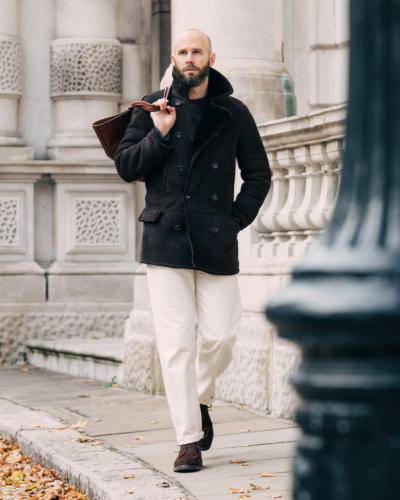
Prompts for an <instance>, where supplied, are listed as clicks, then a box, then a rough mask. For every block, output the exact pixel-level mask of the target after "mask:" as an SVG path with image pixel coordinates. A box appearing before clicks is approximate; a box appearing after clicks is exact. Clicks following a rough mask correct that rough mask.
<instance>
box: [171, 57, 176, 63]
mask: <svg viewBox="0 0 400 500" xmlns="http://www.w3.org/2000/svg"><path fill="white" fill-rule="evenodd" d="M171 61H172V63H173V64H175V63H176V61H175V57H174V56H171Z"/></svg>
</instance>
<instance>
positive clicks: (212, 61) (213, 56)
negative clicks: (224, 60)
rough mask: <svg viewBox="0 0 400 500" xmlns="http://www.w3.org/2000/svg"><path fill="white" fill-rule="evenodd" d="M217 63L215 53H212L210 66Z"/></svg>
mask: <svg viewBox="0 0 400 500" xmlns="http://www.w3.org/2000/svg"><path fill="white" fill-rule="evenodd" d="M214 63H215V53H212V54H210V66H214Z"/></svg>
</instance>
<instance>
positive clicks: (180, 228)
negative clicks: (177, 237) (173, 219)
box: [174, 224, 182, 231]
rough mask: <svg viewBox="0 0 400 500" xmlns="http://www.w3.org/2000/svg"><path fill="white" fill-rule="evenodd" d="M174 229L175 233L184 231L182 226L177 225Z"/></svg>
mask: <svg viewBox="0 0 400 500" xmlns="http://www.w3.org/2000/svg"><path fill="white" fill-rule="evenodd" d="M174 229H175V231H182V225H181V224H175V226H174Z"/></svg>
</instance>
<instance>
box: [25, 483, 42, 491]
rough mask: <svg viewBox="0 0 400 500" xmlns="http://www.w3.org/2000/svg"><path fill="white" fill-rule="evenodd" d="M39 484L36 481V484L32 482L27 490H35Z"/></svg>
mask: <svg viewBox="0 0 400 500" xmlns="http://www.w3.org/2000/svg"><path fill="white" fill-rule="evenodd" d="M38 486H39V485H38V484H37V483H34V484H31V485H30V486H27V487H26V488H25V491H32V490H34V489H35V488H37V487H38Z"/></svg>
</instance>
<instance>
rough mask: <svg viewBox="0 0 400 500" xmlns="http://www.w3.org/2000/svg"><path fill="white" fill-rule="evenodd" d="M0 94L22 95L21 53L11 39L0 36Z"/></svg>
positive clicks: (19, 48) (16, 42)
mask: <svg viewBox="0 0 400 500" xmlns="http://www.w3.org/2000/svg"><path fill="white" fill-rule="evenodd" d="M0 94H14V95H16V96H19V95H21V94H22V51H21V46H20V44H19V42H18V41H17V40H16V39H14V38H12V37H5V36H0Z"/></svg>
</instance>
